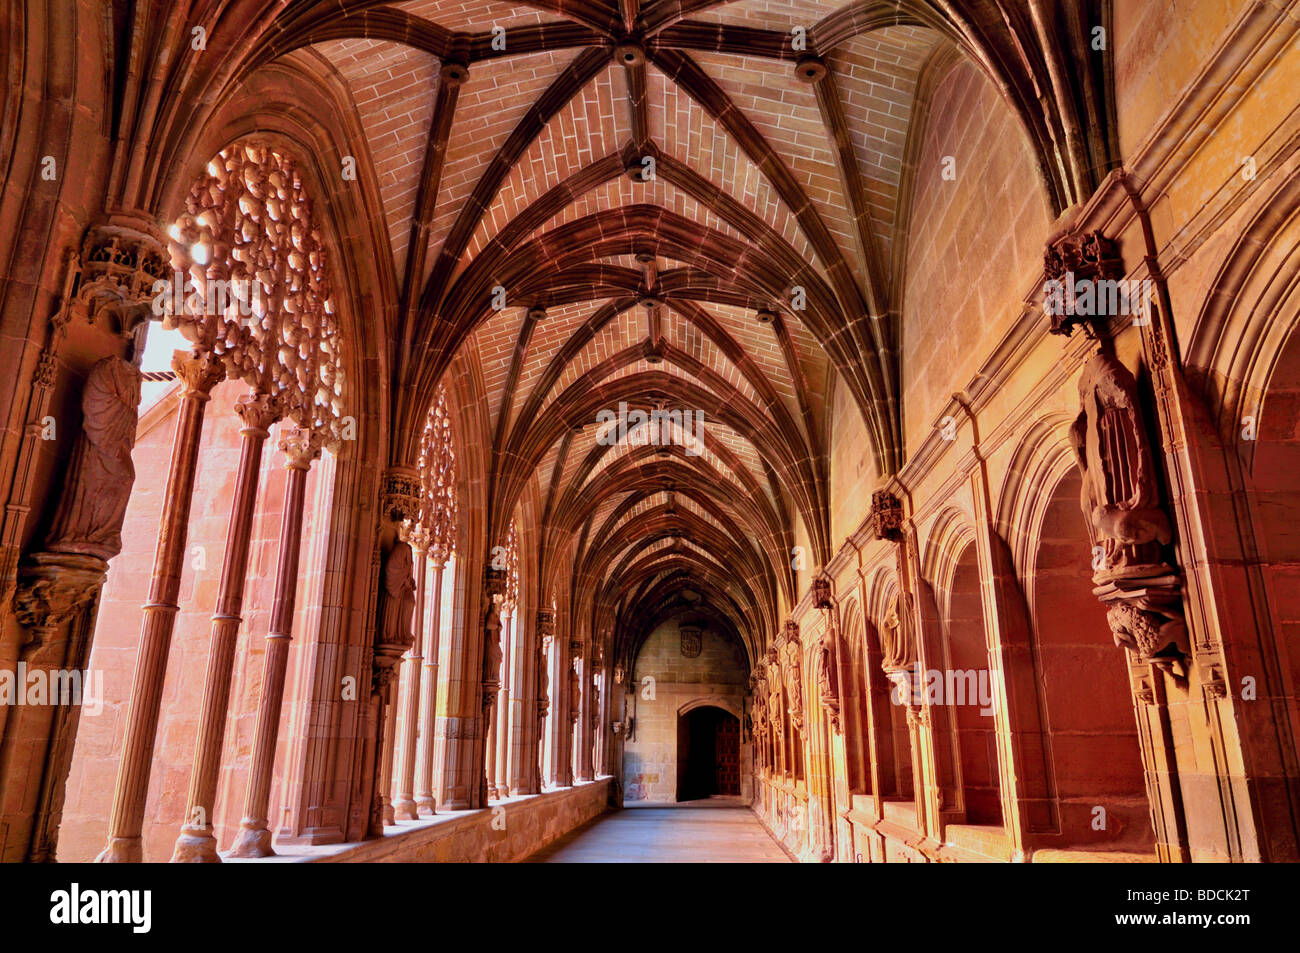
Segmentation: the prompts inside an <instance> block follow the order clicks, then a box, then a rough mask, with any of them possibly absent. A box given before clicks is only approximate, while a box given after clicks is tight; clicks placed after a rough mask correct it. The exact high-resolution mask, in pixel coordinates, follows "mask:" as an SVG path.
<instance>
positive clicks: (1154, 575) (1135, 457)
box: [1070, 349, 1188, 676]
mask: <svg viewBox="0 0 1300 953" xmlns="http://www.w3.org/2000/svg"><path fill="white" fill-rule="evenodd" d="M1079 402H1080V412H1079V416H1078V418H1076V420H1075V421H1074V424H1073V425H1072V426H1071V428H1070V443H1071V446H1072V447H1073V448H1074V453H1075V459H1076V462H1077V463H1078V466H1079V471H1080V474H1081V475H1082V477H1083V479H1082V484H1083V485H1082V489H1081V491H1080V499H1079V503H1080V507H1081V508H1082V510H1083V515H1084V519H1085V520H1086V521H1087V523H1088V526H1089V528H1090V530H1091V532H1092V535H1093V538H1094V539H1095V540H1096V541H1097V542H1098V544H1099V546H1100V550H1101V551H1100V553H1098V556H1099V557H1100V559H1099V560H1094V563H1093V567H1094V570H1095V571H1094V573H1093V577H1092V578H1093V582H1094V583H1096V584H1097V587H1096V588H1095V589H1094V590H1093V592H1094V594H1095V595H1096V596H1097V597H1098V599H1100V600H1101V601H1102V603H1103V604H1105V605H1106V606H1107V613H1106V618H1107V621H1108V622H1109V623H1110V628H1111V633H1112V634H1113V636H1114V639H1115V644H1116V645H1119V646H1121V647H1124V648H1128V649H1131V650H1132V651H1134V652H1136V653H1137V654H1138V656H1139V657H1140V658H1141V659H1143V660H1144V661H1150V662H1153V663H1155V664H1157V665H1159V666H1161V667H1162V668H1165V669H1166V670H1168V671H1170V672H1171V673H1172V674H1174V675H1178V676H1182V675H1184V674H1185V659H1186V656H1187V654H1188V652H1187V648H1186V644H1187V625H1186V622H1185V620H1184V617H1183V612H1182V596H1181V591H1180V584H1179V579H1178V573H1177V571H1176V570H1175V569H1174V568H1173V567H1172V566H1171V565H1170V564H1169V563H1168V562H1167V561H1166V560H1165V558H1164V555H1163V552H1162V547H1163V546H1165V545H1167V544H1168V543H1169V542H1170V541H1171V540H1172V538H1173V533H1172V530H1171V526H1170V522H1169V517H1168V516H1167V515H1166V513H1165V511H1164V509H1163V508H1162V507H1161V504H1160V488H1159V483H1158V482H1157V480H1156V473H1155V465H1154V462H1153V457H1152V452H1151V445H1150V440H1149V438H1148V436H1147V431H1146V427H1145V424H1144V422H1143V419H1142V411H1141V405H1140V403H1139V400H1138V392H1137V382H1136V381H1135V380H1134V378H1133V375H1132V374H1131V373H1130V372H1129V370H1128V368H1126V367H1125V366H1124V365H1123V364H1121V363H1120V362H1119V360H1118V359H1117V358H1116V357H1115V356H1114V355H1113V354H1112V353H1110V352H1109V351H1108V350H1106V349H1100V350H1098V351H1097V353H1096V354H1094V355H1093V356H1092V358H1091V359H1090V360H1089V361H1088V363H1087V364H1085V365H1084V368H1083V373H1082V375H1081V376H1080V378H1079Z"/></svg>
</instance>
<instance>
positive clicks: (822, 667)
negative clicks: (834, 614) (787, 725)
mask: <svg viewBox="0 0 1300 953" xmlns="http://www.w3.org/2000/svg"><path fill="white" fill-rule="evenodd" d="M838 664H839V660H838V647H837V645H836V638H835V629H834V628H833V627H832V626H831V625H830V624H829V623H828V624H827V625H826V627H825V628H824V629H823V630H822V637H821V641H820V642H819V643H818V644H817V688H818V690H819V691H820V693H821V702H822V705H823V706H824V707H825V708H826V711H827V713H828V714H829V716H830V720H831V726H832V727H833V728H834V729H835V730H836V731H839V729H840V692H839V669H838V668H837V666H838Z"/></svg>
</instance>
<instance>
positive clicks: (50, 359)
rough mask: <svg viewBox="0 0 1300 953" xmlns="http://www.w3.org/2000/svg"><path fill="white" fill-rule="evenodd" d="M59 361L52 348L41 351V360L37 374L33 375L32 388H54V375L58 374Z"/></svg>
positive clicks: (38, 363) (37, 363)
mask: <svg viewBox="0 0 1300 953" xmlns="http://www.w3.org/2000/svg"><path fill="white" fill-rule="evenodd" d="M58 369H59V360H58V358H57V357H56V356H55V354H54V351H53V350H52V349H51V348H48V347H47V348H43V349H42V350H41V357H40V360H38V361H37V362H36V373H35V374H34V375H32V386H33V387H43V388H46V389H49V388H51V387H53V386H54V375H55V374H56V373H57V372H58Z"/></svg>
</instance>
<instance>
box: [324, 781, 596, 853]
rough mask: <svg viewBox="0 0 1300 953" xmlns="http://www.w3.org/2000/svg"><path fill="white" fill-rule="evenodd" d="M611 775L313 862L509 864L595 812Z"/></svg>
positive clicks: (437, 820) (390, 834) (344, 848)
mask: <svg viewBox="0 0 1300 953" xmlns="http://www.w3.org/2000/svg"><path fill="white" fill-rule="evenodd" d="M611 783H612V781H611V779H610V778H601V779H599V780H597V781H588V782H585V783H579V784H577V785H575V786H574V787H571V788H561V789H560V790H558V791H548V792H546V793H544V794H534V795H529V796H525V797H513V798H508V799H507V800H505V801H502V802H500V803H499V804H493V805H492V806H491V807H488V808H484V809H482V810H479V811H457V812H455V813H452V814H442V815H438V816H436V817H433V818H430V819H428V820H426V821H417V822H414V823H412V824H410V825H409V826H407V825H402V829H397V828H393V827H389V828H387V830H386V832H385V835H384V836H383V837H382V838H378V839H376V840H371V841H364V842H362V843H359V844H344V845H339V847H338V848H336V849H335V850H333V851H330V852H329V853H328V854H325V853H322V854H321V855H320V856H308V857H303V858H302V859H303V860H305V861H308V862H312V863H330V862H346V863H381V862H391V863H479V862H487V863H511V862H514V861H519V860H523V859H525V858H526V857H528V856H530V855H532V854H534V853H536V852H537V851H539V850H541V849H542V848H543V847H546V846H547V845H548V844H550V843H552V842H553V841H556V840H558V839H559V838H561V837H563V836H564V835H565V834H567V833H569V831H571V830H573V829H574V828H575V827H579V826H580V825H582V824H585V823H586V822H587V821H589V820H591V819H592V818H593V817H596V816H597V815H600V814H603V813H604V812H605V810H606V804H607V800H608V797H609V785H610V784H611Z"/></svg>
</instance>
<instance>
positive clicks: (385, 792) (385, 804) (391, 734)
mask: <svg viewBox="0 0 1300 953" xmlns="http://www.w3.org/2000/svg"><path fill="white" fill-rule="evenodd" d="M397 686H398V682H397V679H396V678H394V679H393V680H392V681H391V682H389V683H388V686H387V687H386V688H385V689H384V694H383V696H381V697H382V698H383V699H384V701H383V702H382V704H383V706H384V707H383V711H382V712H381V714H382V715H383V718H384V747H383V749H382V752H383V753H382V755H381V757H380V761H379V784H380V788H379V802H380V805H381V806H382V808H383V818H384V826H385V827H392V826H393V825H394V824H396V823H397V817H396V815H395V814H394V813H393V798H392V790H393V764H394V762H395V761H396V760H397V759H396V757H395V755H396V752H397Z"/></svg>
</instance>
